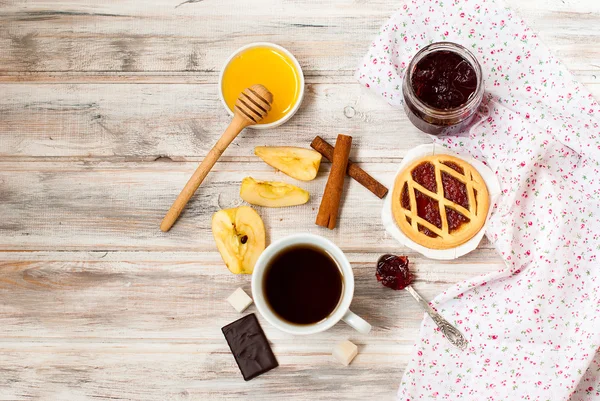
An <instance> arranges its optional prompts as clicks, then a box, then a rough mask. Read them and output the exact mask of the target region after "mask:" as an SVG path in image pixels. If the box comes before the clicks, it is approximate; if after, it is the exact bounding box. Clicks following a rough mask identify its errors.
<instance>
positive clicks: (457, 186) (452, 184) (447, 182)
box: [442, 171, 469, 209]
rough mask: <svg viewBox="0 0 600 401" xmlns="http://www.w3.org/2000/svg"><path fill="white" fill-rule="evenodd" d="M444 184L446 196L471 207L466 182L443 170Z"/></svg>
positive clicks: (466, 207)
mask: <svg viewBox="0 0 600 401" xmlns="http://www.w3.org/2000/svg"><path fill="white" fill-rule="evenodd" d="M442 186H443V187H444V198H446V199H448V200H451V201H452V202H454V203H456V204H457V205H461V206H462V207H464V208H465V209H468V208H469V196H468V195H467V186H466V185H465V183H463V182H460V181H459V180H457V179H456V178H454V177H452V176H451V175H450V174H448V173H446V172H445V171H442Z"/></svg>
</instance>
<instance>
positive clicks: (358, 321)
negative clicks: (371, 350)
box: [342, 310, 371, 334]
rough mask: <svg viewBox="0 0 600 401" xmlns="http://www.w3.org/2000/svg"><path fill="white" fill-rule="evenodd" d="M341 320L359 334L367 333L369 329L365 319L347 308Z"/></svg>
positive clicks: (369, 326)
mask: <svg viewBox="0 0 600 401" xmlns="http://www.w3.org/2000/svg"><path fill="white" fill-rule="evenodd" d="M342 320H343V321H344V322H346V324H347V325H348V326H350V327H352V328H353V329H354V330H356V331H358V332H359V333H361V334H369V332H370V331H371V325H370V324H369V323H367V321H366V320H365V319H363V318H362V317H360V316H358V315H357V314H356V313H354V312H352V311H351V310H349V311H348V312H346V314H345V315H344V317H342Z"/></svg>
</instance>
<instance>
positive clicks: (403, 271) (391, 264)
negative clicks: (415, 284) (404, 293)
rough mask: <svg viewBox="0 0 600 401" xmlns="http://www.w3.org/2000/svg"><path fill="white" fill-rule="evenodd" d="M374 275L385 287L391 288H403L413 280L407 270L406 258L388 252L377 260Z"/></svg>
mask: <svg viewBox="0 0 600 401" xmlns="http://www.w3.org/2000/svg"><path fill="white" fill-rule="evenodd" d="M375 277H377V281H379V282H380V283H381V284H383V285H384V286H385V287H388V288H391V289H393V290H403V289H405V288H406V287H407V286H409V285H410V283H411V282H412V280H413V277H412V275H411V274H410V271H409V270H408V258H407V257H406V256H396V255H389V254H388V255H383V256H382V257H380V258H379V260H378V261H377V270H376V271H375Z"/></svg>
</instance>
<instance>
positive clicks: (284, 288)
mask: <svg viewBox="0 0 600 401" xmlns="http://www.w3.org/2000/svg"><path fill="white" fill-rule="evenodd" d="M263 286H264V293H265V298H266V299H267V303H268V304H269V306H270V307H271V309H272V310H273V311H274V312H275V313H276V314H277V315H279V316H280V317H281V318H282V319H284V320H287V321H288V322H290V323H295V324H311V323H316V322H319V321H321V320H323V319H325V318H326V317H327V316H329V315H330V314H331V312H333V311H334V310H335V308H336V307H337V305H338V303H339V301H340V298H341V296H342V289H343V280H342V274H341V272H340V269H339V267H338V265H337V263H336V262H335V260H334V259H333V258H332V257H331V256H330V255H329V254H328V253H326V252H325V251H322V250H320V249H318V248H315V247H312V246H310V245H297V246H293V247H290V248H286V249H284V250H282V251H281V252H280V253H279V254H277V255H275V257H273V259H272V260H271V262H270V264H269V265H268V266H267V268H266V270H265V276H264V283H263Z"/></svg>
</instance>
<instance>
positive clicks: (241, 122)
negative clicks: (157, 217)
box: [160, 85, 273, 232]
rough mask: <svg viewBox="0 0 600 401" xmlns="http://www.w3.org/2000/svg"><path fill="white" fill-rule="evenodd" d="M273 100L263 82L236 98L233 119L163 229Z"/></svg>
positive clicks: (168, 214)
mask: <svg viewBox="0 0 600 401" xmlns="http://www.w3.org/2000/svg"><path fill="white" fill-rule="evenodd" d="M272 103H273V95H272V94H271V92H269V91H268V90H267V88H265V87H264V86H262V85H252V86H251V87H249V88H246V89H245V90H244V91H243V92H242V93H240V97H238V100H237V101H236V102H235V107H234V109H233V119H232V120H231V123H230V124H229V126H228V127H227V129H226V130H225V132H224V133H223V135H221V138H219V140H218V141H217V143H216V144H215V146H213V148H212V149H211V150H210V152H208V155H206V157H205V158H204V160H202V163H200V165H199V166H198V168H197V169H196V171H194V174H193V175H192V177H191V178H190V179H189V181H188V182H187V184H185V187H183V189H182V190H181V193H180V194H179V196H178V197H177V199H175V202H173V205H171V208H170V209H169V211H168V212H167V214H166V215H165V217H164V219H163V221H162V223H160V229H161V230H162V231H165V232H167V231H169V230H170V229H171V227H173V224H175V221H176V220H177V218H178V217H179V215H180V214H181V212H182V211H183V208H184V207H185V205H186V204H187V203H188V201H189V200H190V198H191V197H192V196H193V195H194V192H196V190H197V189H198V187H199V186H200V184H202V181H204V178H206V176H207V175H208V172H209V171H210V169H212V167H213V166H214V165H215V163H216V162H217V160H219V157H220V156H221V155H222V154H223V152H224V151H225V149H227V146H229V144H230V143H231V142H232V141H233V140H234V139H235V137H236V136H237V135H238V134H239V133H240V132H241V131H242V130H243V129H244V128H246V127H248V126H250V125H254V124H257V123H258V122H260V121H261V120H262V119H263V118H265V116H266V115H267V113H268V112H269V110H271V104H272Z"/></svg>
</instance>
